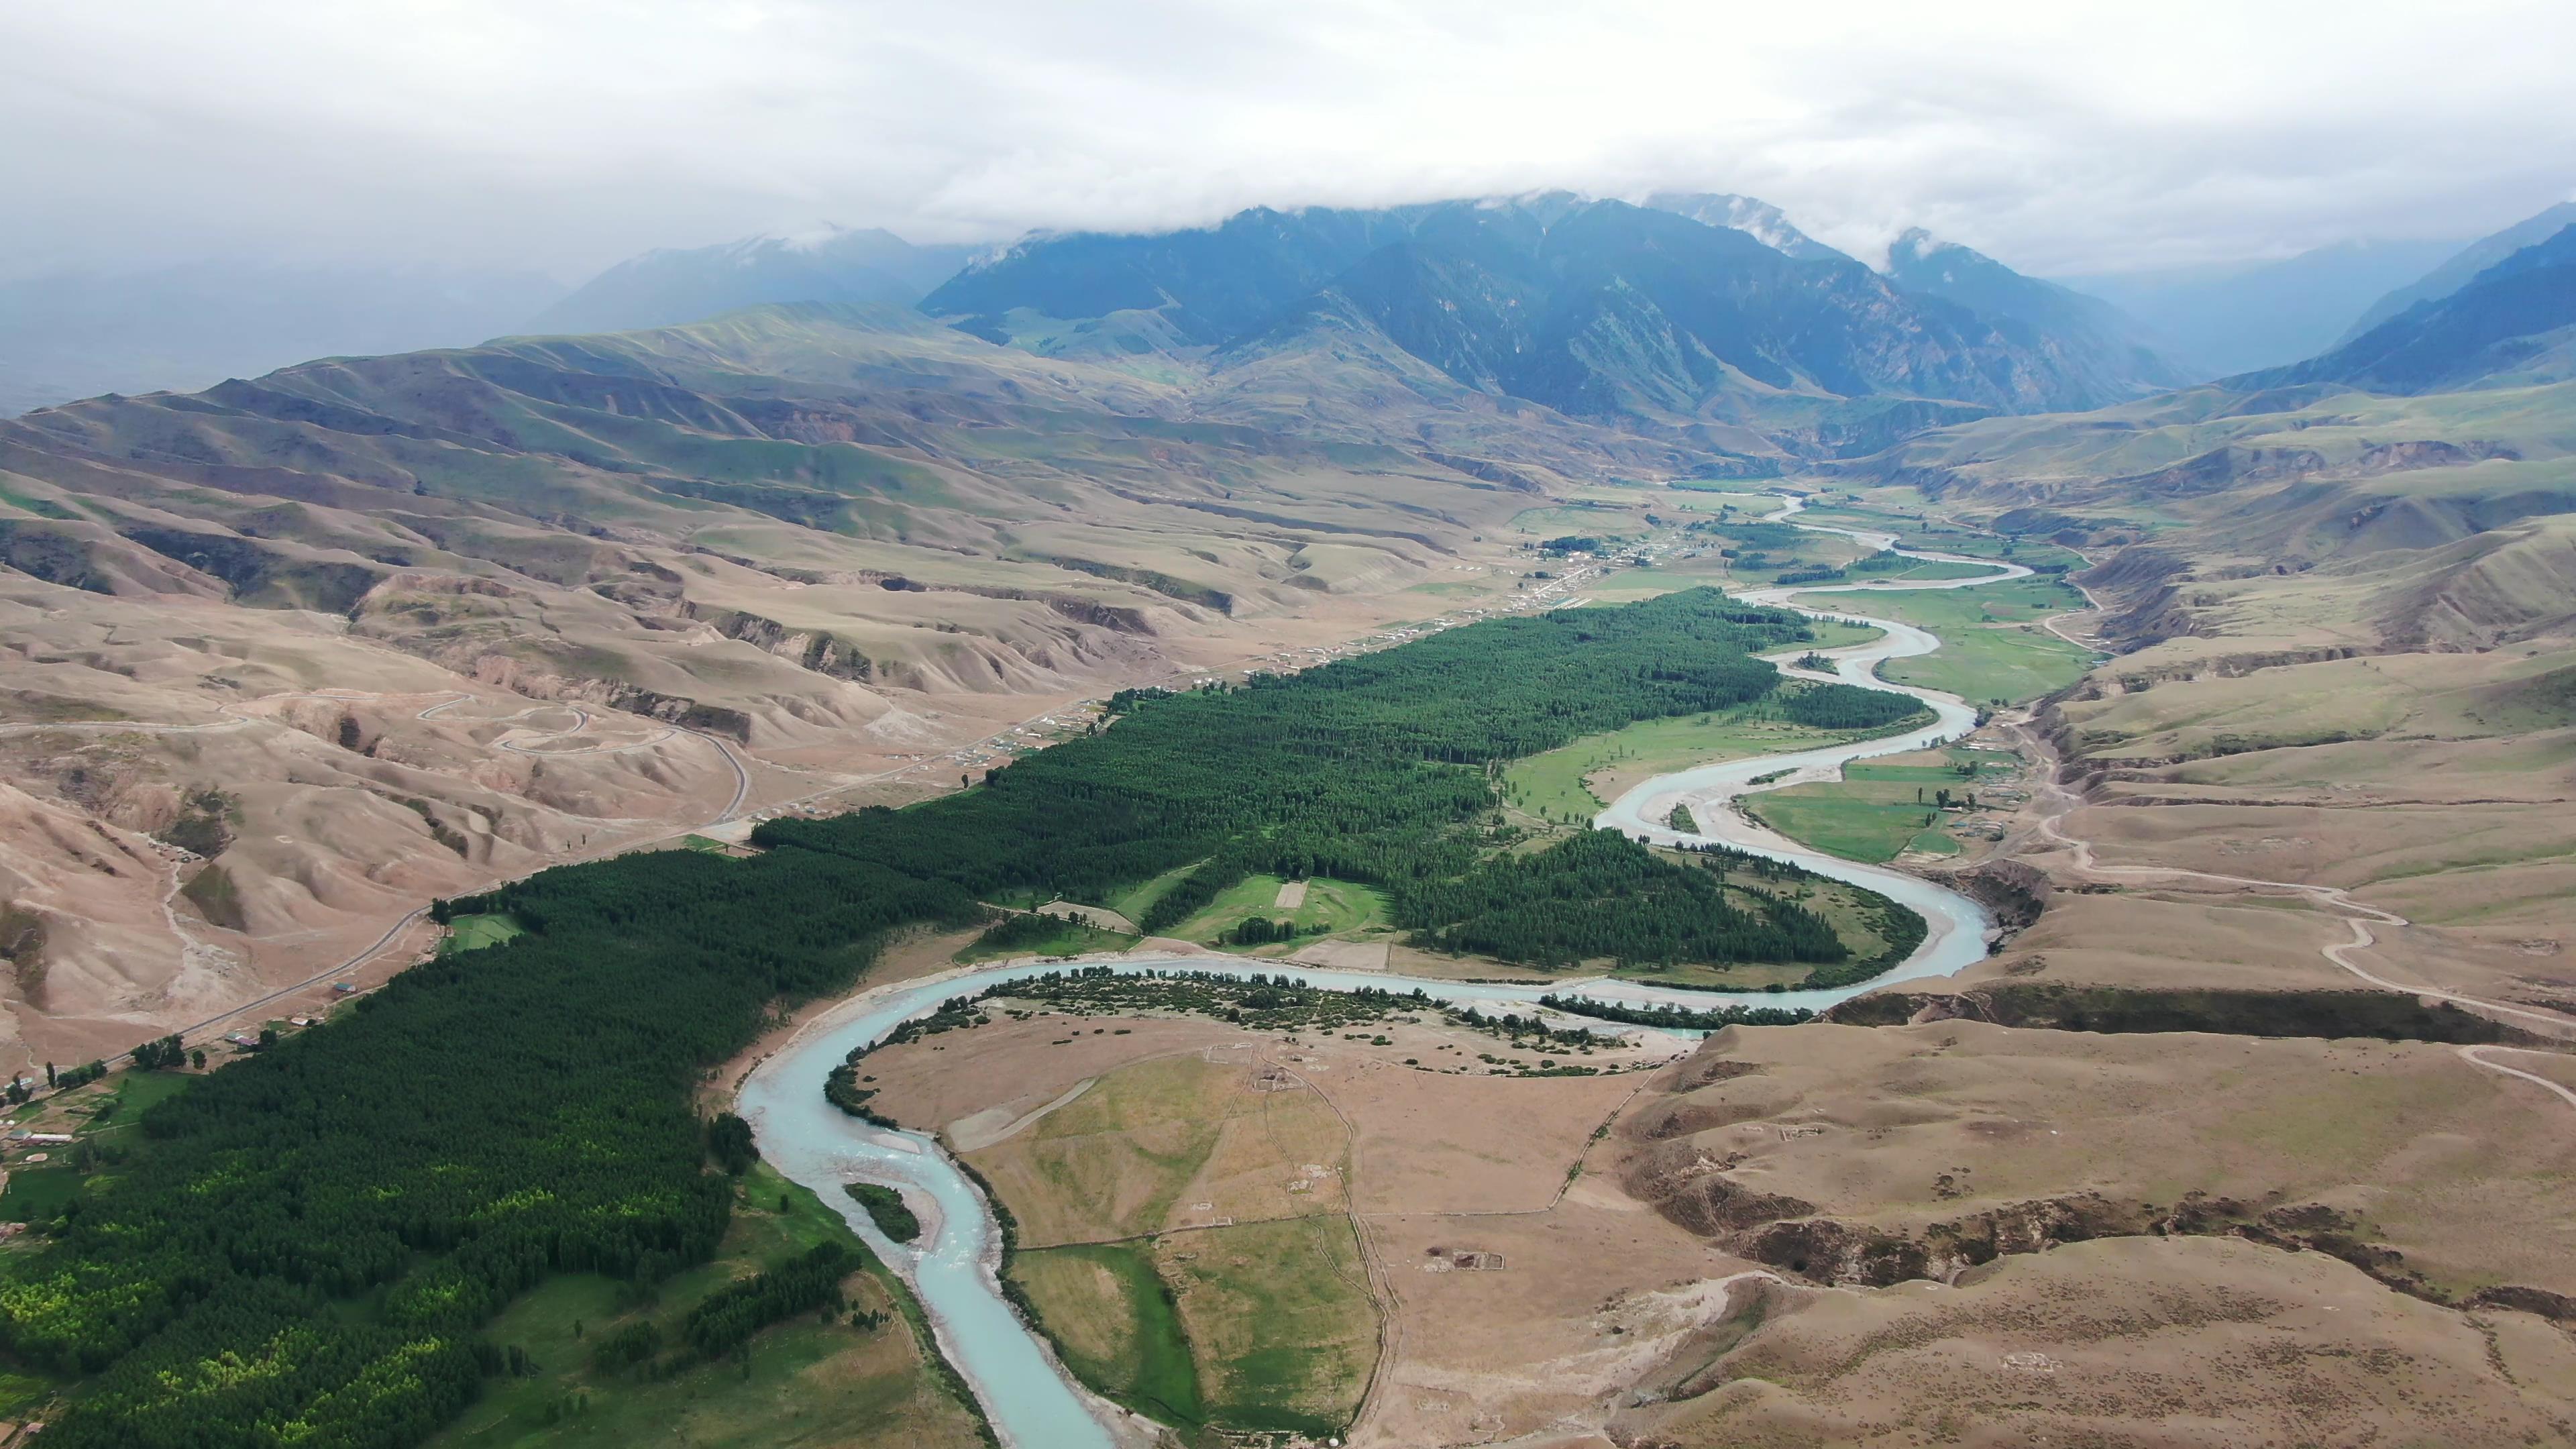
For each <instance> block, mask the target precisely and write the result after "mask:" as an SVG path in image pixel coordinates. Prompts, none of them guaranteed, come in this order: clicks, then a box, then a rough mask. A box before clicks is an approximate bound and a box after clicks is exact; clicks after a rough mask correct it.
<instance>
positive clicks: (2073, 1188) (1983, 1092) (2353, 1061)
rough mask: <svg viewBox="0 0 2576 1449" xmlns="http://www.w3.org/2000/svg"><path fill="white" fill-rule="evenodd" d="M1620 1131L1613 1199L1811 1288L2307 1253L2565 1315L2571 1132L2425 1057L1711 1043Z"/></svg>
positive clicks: (2494, 1084) (1785, 1038)
mask: <svg viewBox="0 0 2576 1449" xmlns="http://www.w3.org/2000/svg"><path fill="white" fill-rule="evenodd" d="M2526 1056H2529V1057H2530V1059H2532V1060H2542V1061H2546V1060H2549V1059H2548V1058H2545V1057H2538V1056H2533V1055H2531V1054H2517V1058H2516V1059H2517V1061H2520V1060H2522V1059H2523V1058H2524V1057H2526ZM1620 1136H1621V1139H1622V1142H1623V1145H1624V1147H1625V1152H1624V1155H1623V1156H1622V1158H1621V1169H1620V1170H1621V1173H1622V1177H1623V1181H1624V1182H1625V1183H1626V1185H1627V1186H1628V1188H1629V1189H1630V1190H1631V1191H1632V1192H1633V1193H1635V1194H1636V1195H1637V1196H1638V1197H1640V1198H1641V1199H1643V1200H1645V1201H1648V1202H1652V1203H1654V1204H1655V1205H1656V1206H1657V1207H1658V1209H1659V1210H1660V1211H1662V1212H1663V1213H1664V1214H1665V1216H1667V1217H1668V1218H1671V1219H1672V1220H1673V1221H1675V1222H1677V1223H1680V1224H1682V1225H1684V1226H1686V1227H1689V1228H1691V1229H1692V1230H1693V1231H1695V1232H1698V1233H1701V1234H1703V1235H1705V1236H1707V1237H1708V1238H1709V1239H1710V1240H1711V1241H1712V1242H1714V1243H1717V1244H1719V1245H1722V1246H1724V1247H1726V1248H1728V1249H1730V1250H1731V1251H1734V1252H1736V1253H1739V1254H1742V1255H1744V1256H1746V1257H1749V1258H1753V1259H1756V1260H1758V1261H1761V1262H1763V1263H1765V1264H1768V1265H1770V1266H1772V1267H1774V1268H1776V1269H1777V1270H1779V1271H1781V1272H1783V1273H1784V1274H1789V1275H1794V1276H1801V1277H1805V1278H1808V1279H1811V1280H1814V1281H1818V1282H1828V1283H1850V1284H1865V1285H1878V1286H1884V1285H1887V1284H1891V1283H1897V1282H1902V1281H1905V1280H1908V1279H1917V1278H1932V1279H1945V1278H1950V1277H1953V1276H1955V1275H1956V1274H1958V1273H1959V1272H1960V1271H1962V1270H1963V1269H1965V1268H1968V1267H1972V1266H1975V1265H1977V1264H1981V1263H1984V1262H1988V1261H1991V1260H1993V1259H1995V1258H1996V1257H1998V1256H2007V1255H2011V1254H2015V1253H2029V1252H2037V1251H2043V1250H2047V1249H2051V1248H2054V1247H2056V1246H2058V1245H2060V1244H2063V1243H2067V1242H2076V1241H2084V1240H2088V1239H2093V1238H2101V1237H2111V1236H2133V1235H2177V1236H2178V1235H2194V1234H2196V1235H2212V1234H2215V1235H2228V1236H2237V1237H2244V1238H2248V1239H2251V1240H2254V1241H2259V1242H2269V1243H2274V1244H2278V1245H2281V1246H2285V1247H2292V1248H2311V1249H2315V1250H2318V1251H2323V1252H2326V1253H2329V1254H2332V1255H2334V1256H2337V1257H2340V1258H2343V1259H2345V1260H2346V1261H2348V1262H2350V1263H2352V1264H2354V1265H2355V1266H2357V1267H2360V1268H2361V1269H2363V1270H2364V1271H2366V1272H2368V1273H2369V1274H2370V1275H2371V1276H2373V1277H2375V1278H2377V1279H2379V1280H2380V1281H2381V1282H2383V1283H2386V1284H2388V1285H2389V1286H2390V1287H2392V1288H2395V1289H2398V1290H2401V1291H2404V1292H2407V1293H2411V1294H2414V1295H2417V1296H2420V1297H2423V1298H2426V1299H2428V1300H2432V1301H2437V1302H2466V1301H2469V1300H2471V1299H2472V1298H2473V1297H2474V1295H2475V1294H2477V1293H2478V1292H2479V1291H2480V1290H2482V1289H2486V1288H2490V1287H2494V1286H2496V1285H2498V1284H2510V1285H2516V1286H2520V1287H2526V1288H2531V1289H2534V1290H2538V1291H2542V1292H2546V1293H2549V1294H2555V1295H2576V1269H2571V1267H2570V1265H2571V1264H2576V1254H2571V1251H2570V1249H2571V1248H2576V1236H2571V1234H2572V1233H2576V1229H2572V1228H2571V1226H2570V1224H2569V1223H2568V1221H2567V1219H2566V1214H2565V1211H2564V1202H2563V1193H2562V1191H2561V1187H2560V1185H2561V1184H2563V1182H2564V1181H2565V1180H2566V1179H2567V1177H2568V1175H2569V1174H2571V1173H2576V1112H2571V1111H2568V1110H2565V1109H2564V1107H2563V1106H2561V1105H2560V1104H2558V1103H2557V1102H2555V1101H2554V1100H2551V1099H2549V1098H2548V1097H2547V1096H2546V1095H2545V1093H2544V1091H2543V1089H2542V1088H2540V1087H2539V1086H2537V1085H2536V1084H2531V1083H2525V1082H2520V1081H2517V1080H2515V1079H2512V1078H2508V1077H2505V1076H2502V1075H2500V1074H2498V1073H2494V1072H2491V1071H2486V1070H2482V1069H2480V1068H2479V1067H2478V1066H2477V1065H2475V1064H2473V1063H2471V1062H2467V1061H2464V1060H2462V1058H2461V1057H2460V1055H2459V1053H2458V1052H2457V1051H2456V1050H2454V1049H2452V1048H2449V1047H2445V1046H2439V1045H2434V1044H2429V1043H2413V1042H2393V1043H2392V1042H2378V1041H2368V1040H2353V1039H2345V1040H2323V1039H2316V1038H2288V1039H2264V1040H2257V1039H2250V1038H2243V1037H2228V1036H2214V1035H2207V1034H2200V1033H2165V1034H2147V1035H2134V1036H2130V1035H2102V1034H2096V1033H2086V1032H2058V1031H2039V1030H2027V1029H2019V1030H2017V1029H2011V1028H2004V1027H1997V1026H1992V1025H1988V1024H1984V1023H1977V1022H1967V1021H1944V1022H1937V1023H1930V1024H1926V1025H1920V1026H1910V1027H1888V1028H1877V1029H1868V1028H1854V1027H1836V1026H1827V1025H1811V1026H1805V1027H1794V1028H1771V1029H1747V1028H1734V1029H1730V1030H1729V1031H1726V1032H1723V1033H1719V1034H1718V1035H1716V1036H1713V1037H1712V1038H1710V1040H1709V1042H1708V1043H1707V1045H1705V1046H1704V1047H1703V1048H1702V1050H1701V1052H1700V1054H1699V1055H1698V1056H1696V1057H1694V1058H1693V1059H1692V1060H1691V1061H1690V1062H1689V1063H1686V1064H1685V1065H1684V1066H1683V1067H1682V1068H1681V1069H1680V1074H1679V1075H1678V1076H1677V1077H1675V1079H1674V1081H1673V1090H1670V1091H1668V1092H1662V1093H1659V1094H1657V1095H1656V1096H1655V1097H1654V1098H1653V1099H1652V1100H1649V1101H1643V1102H1640V1104H1639V1105H1638V1107H1637V1108H1636V1109H1635V1110H1634V1111H1633V1112H1631V1113H1630V1114H1629V1115H1628V1116H1627V1118H1626V1119H1625V1120H1624V1121H1623V1124H1622V1131H1621V1134H1620Z"/></svg>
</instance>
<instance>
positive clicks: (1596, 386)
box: [921, 193, 2173, 446]
mask: <svg viewBox="0 0 2576 1449" xmlns="http://www.w3.org/2000/svg"><path fill="white" fill-rule="evenodd" d="M1675 202H1679V203H1680V204H1681V205H1682V208H1683V209H1680V210H1664V209H1658V208H1655V207H1641V206H1635V205H1631V204H1628V203H1625V202H1620V201H1596V200H1587V199H1584V198H1580V197H1576V196H1573V195H1570V194H1565V193H1549V194H1543V195H1535V196H1526V197H1518V198H1511V199H1485V200H1476V201H1457V202H1445V203H1438V204H1433V205H1425V206H1412V207H1398V208H1391V209H1387V210H1381V211H1346V210H1336V209H1331V208H1321V207H1316V208H1307V209H1303V210H1299V211H1293V212H1283V211H1274V210H1270V209H1267V208H1260V209H1255V210H1251V211H1246V212H1242V213H1240V214H1238V215H1236V216H1233V217H1231V218H1228V219H1227V220H1226V221H1224V222H1222V223H1220V224H1218V225H1216V226H1212V227H1206V228H1200V229H1194V230H1187V231H1177V232H1166V233H1159V234H1152V235H1141V236H1139V235H1106V234H1097V233H1084V234H1077V235H1069V236H1042V237H1036V238H1032V239H1030V240H1028V241H1024V242H1022V243H1021V244H1019V245H1017V246H1014V247H1012V248H1010V249H1009V250H1007V251H1004V252H1001V253H999V254H997V255H994V256H992V257H989V258H986V259H984V260H981V261H978V262H976V263H974V264H973V265H970V266H969V267H968V268H967V269H966V270H965V271H963V272H961V273H959V274H958V275H957V276H955V277H953V278H951V279H950V280H949V281H947V282H945V283H943V284H942V285H941V286H940V287H939V288H937V289H936V290H934V291H933V292H932V293H931V294H930V295H929V296H928V297H926V298H924V299H923V300H922V303H921V307H922V309H923V310H924V311H926V312H929V313H931V314H932V315H934V316H939V317H942V318H945V319H948V320H950V321H952V322H953V323H954V324H955V325H957V326H960V327H962V328H964V329H966V330H968V331H970V332H973V333H975V334H976V335H978V336H981V337H985V338H988V339H990V340H993V341H997V342H1008V343H1011V344H1013V345H1018V346H1024V347H1029V348H1032V349H1034V350H1038V351H1044V352H1057V351H1066V350H1078V351H1084V352H1097V351H1099V350H1100V349H1102V348H1103V347H1106V348H1108V349H1110V350H1112V351H1131V352H1132V351H1138V350H1162V351H1175V352H1188V351H1191V350H1193V349H1197V350H1204V351H1205V352H1206V353H1208V354H1210V355H1213V356H1214V357H1215V358H1216V359H1217V360H1218V361H1219V362H1220V363H1227V362H1232V361H1235V360H1240V359H1245V358H1250V357H1257V356H1259V355H1261V354H1263V353H1265V352H1268V351H1272V350H1276V349H1278V348H1281V347H1285V346H1292V345H1294V344H1295V341H1296V339H1297V338H1299V337H1300V336H1301V335H1302V334H1305V333H1307V332H1309V331H1311V330H1313V329H1316V328H1320V327H1339V328H1344V329H1357V330H1362V331H1366V332H1368V333H1371V334H1374V336H1375V337H1377V338H1379V339H1382V340H1383V343H1384V346H1385V349H1386V350H1389V351H1392V352H1400V353H1402V354H1405V355H1406V356H1408V357H1410V358H1414V359H1418V360H1419V361H1421V362H1422V363H1425V364H1428V365H1429V366H1430V367H1431V368H1433V369H1435V370H1436V371H1438V372H1439V373H1441V374H1443V375H1444V376H1446V377H1448V378H1450V379H1452V380H1454V381H1455V382H1457V383H1459V384H1462V385H1464V386H1467V387H1470V388H1473V389H1476V390H1479V391H1482V392H1486V393H1489V394H1493V395H1497V396H1506V397H1516V398H1522V399H1526V400H1528V401H1531V402H1536V403H1540V404H1543V405H1545V406H1547V407H1550V408H1553V409H1555V410H1557V411H1559V412H1563V413H1567V414H1570V415H1576V416H1588V417H1622V418H1627V419H1631V420H1635V421H1639V422H1643V423H1645V424H1647V425H1649V426H1657V427H1665V428H1675V427H1679V428H1690V427H1695V426H1707V425H1720V426H1724V425H1734V426H1739V427H1745V428H1750V429H1751V430H1753V431H1754V432H1755V433H1757V434H1761V435H1765V436H1769V437H1772V438H1773V439H1775V440H1778V439H1781V438H1784V437H1785V438H1791V439H1796V438H1799V437H1800V436H1802V432H1803V435H1805V436H1809V437H1812V434H1813V432H1814V431H1815V430H1816V429H1817V428H1818V426H1819V422H1820V420H1825V421H1827V422H1830V421H1831V420H1834V419H1837V418H1841V417H1847V416H1850V415H1851V412H1852V410H1851V409H1849V408H1847V407H1845V406H1844V405H1846V404H1849V403H1852V402H1855V401H1859V402H1863V403H1864V404H1866V405H1868V406H1867V407H1866V408H1864V409H1863V411H1875V410H1877V409H1878V408H1879V407H1880V406H1882V405H1883V404H1885V403H1886V402H1889V401H1898V402H1906V403H1927V404H1930V405H1932V406H1931V407H1930V408H1929V409H1928V410H1927V411H1926V412H1925V413H1924V414H1923V416H1926V417H1931V418H1938V417H1940V416H1943V415H1945V414H1946V415H1953V416H1955V415H1963V414H1973V413H1977V412H2033V411H2044V410H2052V409H2066V408H2084V407H2093V406H2099V405H2101V404H2103V403H2106V402H2112V401H2118V400H2120V399H2122V398H2126V397H2131V396H2136V395H2139V394H2141V393H2145V392H2148V391H2152V390H2153V389H2155V388H2156V387H2158V386H2160V385H2163V384H2164V382H2165V381H2166V380H2168V379H2169V378H2170V377H2171V376H2172V375H2173V374H2172V371H2171V369H2170V368H2169V367H2166V366H2165V365H2163V364H2162V363H2161V362H2159V361H2158V360H2156V359H2154V358H2153V357H2152V356H2151V355H2148V354H2145V353H2144V352H2143V350H2142V349H2140V348H2138V347H2136V346H2135V345H2133V344H2132V343H2131V342H2129V341H2128V340H2127V339H2125V338H2120V339H2118V340H2116V341H2115V340H2113V338H2112V337H2111V336H2110V335H2109V334H2110V331H2111V330H2113V329H2106V328H2104V327H2101V326H2095V325H2091V324H2092V321H2093V319H2092V318H2091V317H2088V318H2087V319H2086V320H2087V323H2088V326H2087V328H2086V330H2081V331H2073V332H2065V331H2059V330H2058V329H2057V324H2058V323H2059V322H2060V321H2062V320H2065V319H2066V318H2067V317H2069V316H2072V315H2074V314H2077V313H2084V312H2086V311H2087V309H2086V307H2085V305H2084V304H2083V303H2082V302H2081V300H2080V299H2073V298H2071V297H2069V298H2063V299H2060V298H2055V297H2054V296H2053V294H2051V296H2050V298H2049V300H2050V301H2052V302H2054V303H2055V304H2056V306H2057V308H2058V310H2057V311H2056V312H2051V311H2049V310H2048V309H2047V308H2046V307H2036V306H2032V305H2031V304H2032V303H2033V301H2034V289H2035V288H2036V287H2037V286H2038V285H2040V284H2033V286H2032V287H2031V288H2025V289H2023V290H2022V291H2021V292H2019V293H2016V294H2014V305H2016V306H2018V307H2021V308H2023V310H2021V311H2019V312H2017V313H2013V314H2007V315H1999V316H1988V315H1984V314H1982V313H1981V312H1980V311H1979V310H1978V308H1977V307H1976V306H1975V305H1971V304H1969V303H1964V302H1962V301H1960V300H1955V299H1953V298H1952V297H1946V296H1942V295H1939V294H1938V293H1935V292H1928V291H1919V290H1914V289H1911V288H1909V287H1908V286H1906V285H1905V284H1904V282H1903V280H1902V279H1900V278H1894V277H1890V276H1887V275H1883V274H1881V273H1878V272H1876V271H1873V270H1872V269H1870V268H1869V267H1867V266H1865V265H1863V264H1862V263H1860V262H1858V261H1856V260H1854V259H1852V258H1850V257H1848V256H1845V255H1843V254H1841V253H1839V252H1836V251H1833V250H1832V249H1831V248H1827V247H1822V246H1820V245H1818V244H1815V243H1813V242H1812V241H1811V240H1809V239H1807V238H1805V237H1804V235H1803V234H1802V233H1798V232H1796V231H1795V230H1794V228H1790V229H1787V230H1785V231H1784V230H1782V229H1781V228H1782V227H1783V226H1784V225H1785V222H1783V221H1781V220H1780V219H1778V218H1777V216H1776V213H1768V212H1767V210H1757V209H1755V208H1754V207H1752V206H1748V205H1747V204H1746V203H1745V202H1744V200H1743V199H1742V198H1728V197H1715V198H1683V199H1667V204H1674V203H1675ZM1702 216H1715V217H1716V218H1717V220H1718V222H1720V223H1722V224H1711V223H1710V222H1709V221H1706V220H1700V219H1698V218H1699V217H1702ZM1738 222H1744V223H1749V224H1750V226H1751V229H1747V227H1746V226H1743V225H1738V224H1737V223H1738ZM1766 232H1767V233H1768V234H1769V235H1770V236H1771V237H1772V238H1773V239H1775V240H1779V241H1781V242H1784V243H1786V244H1787V245H1788V246H1789V247H1790V250H1789V251H1782V250H1779V249H1777V248H1776V247H1775V246H1773V245H1771V244H1770V243H1769V242H1767V241H1765V240H1764V239H1763V235H1764V233H1766ZM1957 255H1958V256H1959V257H1961V258H1965V257H1971V256H1973V255H1974V254H1973V253H1966V252H1964V251H1960V252H1958V253H1957ZM1977 261H1978V262H1979V263H1981V264H1983V267H1984V268H1986V269H1989V270H1990V271H1991V272H2001V271H2002V270H2003V269H2002V268H2000V267H1999V266H1996V265H1995V264H1992V263H1989V262H1986V261H1985V259H1983V258H1977ZM2017 280H2022V281H2027V279H2017ZM1979 300H1985V299H1983V298H1980V299H1979ZM2107 310H2108V309H2104V308H2098V307H2097V308H2093V309H2091V311H2092V312H2093V313H2096V314H2098V313H2104V312H2107ZM1793 446H1794V444H1793Z"/></svg>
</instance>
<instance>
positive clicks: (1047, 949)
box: [952, 921, 1141, 963]
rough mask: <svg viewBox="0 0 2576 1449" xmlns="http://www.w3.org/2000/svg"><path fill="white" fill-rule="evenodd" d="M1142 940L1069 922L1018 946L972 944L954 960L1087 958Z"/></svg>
mask: <svg viewBox="0 0 2576 1449" xmlns="http://www.w3.org/2000/svg"><path fill="white" fill-rule="evenodd" d="M1139 939H1141V938H1140V937H1136V936H1130V935H1128V934H1126V933H1125V932H1123V931H1105V930H1102V929H1101V928H1100V927H1098V926H1077V925H1075V924H1073V923H1072V922H1071V921H1067V922H1065V923H1064V925H1063V927H1062V928H1061V929H1059V930H1057V931H1056V933H1055V934H1054V935H1051V936H1048V937H1046V938H1045V939H1043V940H1038V941H1030V942H1025V943H1022V944H1020V945H1017V946H979V945H977V944H975V943H974V942H972V941H969V942H967V943H966V944H965V945H964V946H962V947H960V948H959V949H958V952H957V954H956V956H955V957H954V958H952V959H954V960H956V961H959V962H961V963H965V962H975V961H996V960H1000V959H1002V958H1003V957H1006V956H1087V955H1090V954H1092V953H1093V952H1096V951H1124V950H1126V949H1128V948H1129V947H1131V946H1134V945H1135V944H1136V942H1137V941H1138V940H1139Z"/></svg>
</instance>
